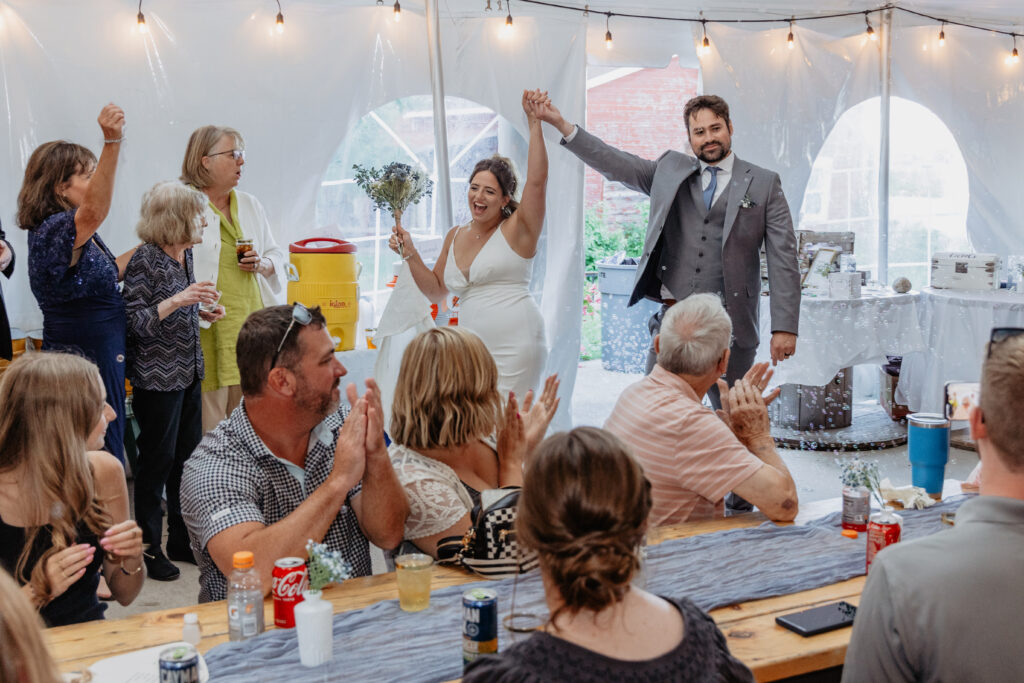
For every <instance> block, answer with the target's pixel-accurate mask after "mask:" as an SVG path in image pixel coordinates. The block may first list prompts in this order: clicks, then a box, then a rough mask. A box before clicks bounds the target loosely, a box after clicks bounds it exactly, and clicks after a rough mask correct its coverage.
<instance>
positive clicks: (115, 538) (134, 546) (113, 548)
mask: <svg viewBox="0 0 1024 683" xmlns="http://www.w3.org/2000/svg"><path fill="white" fill-rule="evenodd" d="M100 547H101V548H103V552H105V553H106V554H107V556H108V557H109V558H110V559H111V560H114V559H115V558H116V559H118V560H121V559H125V558H129V557H138V558H141V557H142V529H140V528H139V525H138V524H136V523H135V520H134V519H126V520H125V521H123V522H121V523H120V524H115V525H114V526H112V527H110V528H109V529H107V531H106V533H104V534H103V537H102V538H101V539H100Z"/></svg>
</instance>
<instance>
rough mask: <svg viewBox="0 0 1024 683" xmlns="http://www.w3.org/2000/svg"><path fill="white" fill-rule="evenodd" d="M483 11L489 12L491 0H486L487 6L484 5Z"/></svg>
mask: <svg viewBox="0 0 1024 683" xmlns="http://www.w3.org/2000/svg"><path fill="white" fill-rule="evenodd" d="M484 11H485V12H490V11H491V0H487V6H486V7H484Z"/></svg>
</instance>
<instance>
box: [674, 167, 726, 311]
mask: <svg viewBox="0 0 1024 683" xmlns="http://www.w3.org/2000/svg"><path fill="white" fill-rule="evenodd" d="M728 199H729V192H728V190H726V191H724V192H722V194H721V196H720V197H718V199H717V200H716V201H715V203H714V204H712V205H711V211H705V209H704V197H703V195H702V191H701V177H700V173H692V174H691V175H690V177H689V178H687V180H686V181H685V182H684V183H683V184H682V185H680V186H679V191H678V192H677V193H676V201H675V206H674V207H673V211H674V212H675V214H676V217H677V220H675V221H673V220H671V218H672V217H669V219H668V220H666V221H665V228H664V230H663V232H662V239H663V244H662V249H661V259H660V263H659V264H658V266H659V268H660V269H661V282H662V284H663V285H665V286H666V287H668V290H669V291H670V292H672V296H673V297H674V298H676V299H679V300H682V299H685V298H686V297H688V296H690V295H691V294H693V293H699V292H711V293H714V294H719V295H721V293H722V292H723V291H725V281H724V277H723V272H722V233H723V232H724V230H725V208H726V205H727V204H728ZM684 226H685V228H684Z"/></svg>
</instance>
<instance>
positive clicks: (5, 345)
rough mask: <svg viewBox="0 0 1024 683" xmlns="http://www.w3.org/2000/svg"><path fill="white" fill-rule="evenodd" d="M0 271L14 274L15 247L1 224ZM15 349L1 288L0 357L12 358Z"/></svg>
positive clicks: (8, 275)
mask: <svg viewBox="0 0 1024 683" xmlns="http://www.w3.org/2000/svg"><path fill="white" fill-rule="evenodd" d="M0 273H3V274H4V277H6V278H7V279H8V280H9V279H11V275H13V274H14V249H13V248H12V247H11V243H10V242H8V241H7V236H6V235H5V234H4V229H3V226H0ZM13 357H14V350H13V349H12V348H11V323H10V321H9V320H8V319H7V307H6V306H4V294H3V291H2V290H0V358H6V359H7V360H11V358H13Z"/></svg>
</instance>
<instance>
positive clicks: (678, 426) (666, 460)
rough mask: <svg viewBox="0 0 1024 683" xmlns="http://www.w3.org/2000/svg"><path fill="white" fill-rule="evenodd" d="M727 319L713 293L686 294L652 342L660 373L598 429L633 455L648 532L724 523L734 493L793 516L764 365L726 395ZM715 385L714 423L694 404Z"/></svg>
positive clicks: (629, 392)
mask: <svg viewBox="0 0 1024 683" xmlns="http://www.w3.org/2000/svg"><path fill="white" fill-rule="evenodd" d="M731 338H732V321H731V320H730V319H729V315H728V314H727V313H726V312H725V308H724V307H723V306H722V301H721V299H719V298H718V296H717V295H715V294H691V295H690V296H689V297H687V298H686V299H684V300H682V301H680V302H679V303H677V304H675V305H673V306H672V307H671V308H669V309H668V311H667V312H666V313H665V318H664V320H663V321H662V325H661V331H660V332H659V333H658V334H657V335H656V336H655V337H654V348H655V351H656V352H657V354H658V362H657V365H655V366H654V369H653V370H651V373H650V374H649V375H647V376H646V377H644V378H643V379H642V380H640V381H639V382H636V383H635V384H632V385H630V386H629V387H627V388H626V390H625V391H624V392H622V395H621V396H620V397H619V400H618V401H617V402H616V403H615V407H614V408H613V409H612V413H611V415H610V416H609V417H608V420H607V421H606V422H605V425H604V426H605V429H607V430H609V431H610V432H612V433H614V434H615V435H617V436H618V437H619V438H620V439H622V440H623V441H625V442H626V443H627V444H629V446H630V447H631V448H632V449H633V454H634V455H635V456H636V458H637V460H639V461H640V464H641V465H642V466H643V468H644V471H645V472H647V478H648V479H650V480H651V485H652V494H653V497H654V509H653V511H652V512H651V519H650V522H651V525H652V526H661V525H664V524H678V523H680V522H686V521H689V520H696V519H707V518H710V517H716V516H717V517H721V516H722V515H723V514H724V511H723V499H724V498H725V495H726V493H728V492H729V491H734V492H735V493H736V494H738V495H740V496H742V497H743V498H745V499H746V500H748V501H750V502H751V503H753V504H754V505H756V506H757V507H758V508H760V510H761V512H763V513H764V514H765V515H767V516H768V518H769V519H772V520H775V521H790V520H792V519H793V518H795V517H796V514H797V493H796V485H795V484H794V483H793V477H792V476H791V475H790V473H789V469H788V468H787V467H786V464H785V463H784V462H783V461H782V458H781V457H780V456H779V453H778V451H776V450H775V441H774V440H773V439H772V435H771V425H770V424H769V422H768V410H767V403H768V402H770V401H771V400H773V399H774V398H775V396H777V395H778V391H775V392H773V394H772V395H770V396H769V398H768V401H767V402H766V401H765V399H764V398H762V392H763V391H764V389H765V387H766V386H767V383H768V380H769V379H770V378H771V371H770V370H768V365H767V363H758V364H756V365H754V366H753V367H752V368H751V369H750V370H749V371H748V372H747V374H746V375H745V376H744V378H743V379H741V380H738V381H737V382H736V384H735V385H734V386H733V388H732V389H727V388H726V387H725V382H724V381H719V378H721V377H722V376H723V374H725V370H726V368H727V367H728V366H729V356H730V354H731V351H730V349H729V340H730V339H731ZM716 382H718V386H719V389H720V390H721V392H722V398H723V400H722V407H723V411H721V413H720V416H721V417H722V418H723V419H719V417H716V416H715V413H713V412H711V411H710V410H708V409H707V408H705V407H704V405H703V404H702V403H701V401H702V400H703V398H704V395H705V394H706V393H707V391H708V389H709V388H710V387H711V386H713V385H715V383H716Z"/></svg>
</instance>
